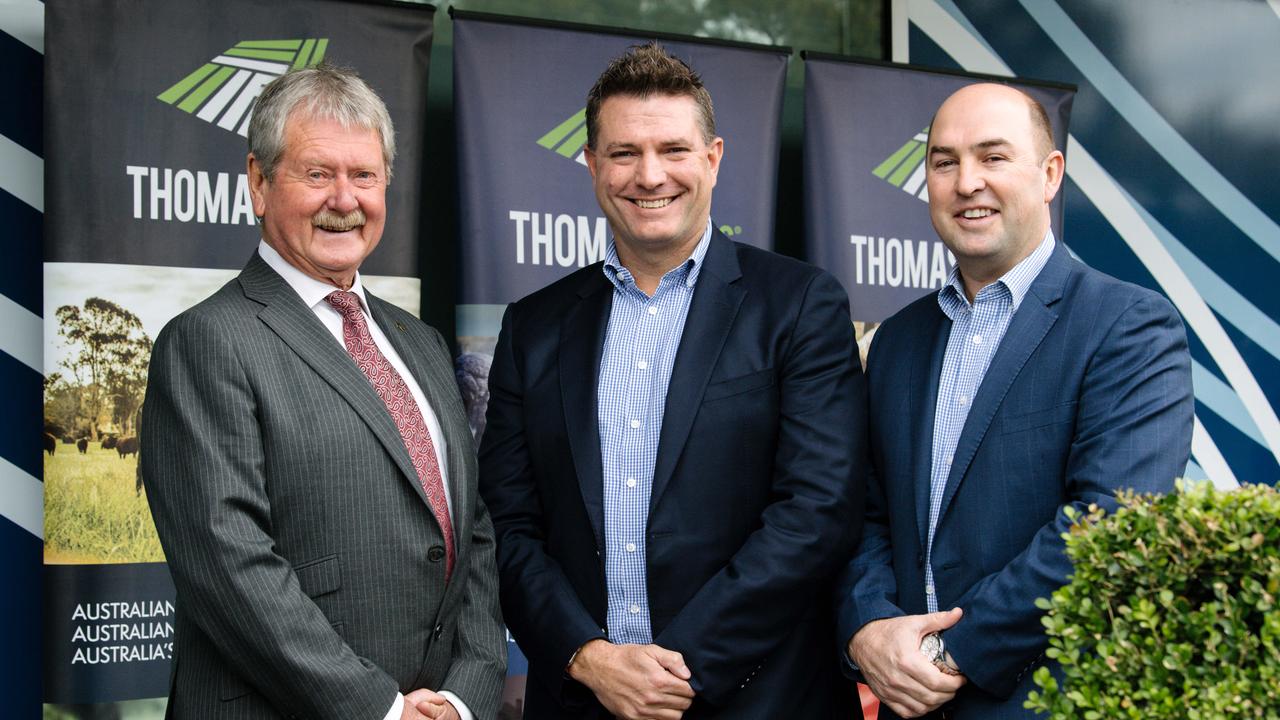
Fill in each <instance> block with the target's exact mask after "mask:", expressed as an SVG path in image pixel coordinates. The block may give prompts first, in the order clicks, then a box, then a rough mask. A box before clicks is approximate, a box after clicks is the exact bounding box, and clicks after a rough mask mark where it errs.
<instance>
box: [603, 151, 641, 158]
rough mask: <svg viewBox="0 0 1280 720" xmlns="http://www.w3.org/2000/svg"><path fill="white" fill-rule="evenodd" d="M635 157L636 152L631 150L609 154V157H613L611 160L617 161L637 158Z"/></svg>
mask: <svg viewBox="0 0 1280 720" xmlns="http://www.w3.org/2000/svg"><path fill="white" fill-rule="evenodd" d="M635 155H636V154H635V152H633V151H631V150H614V151H613V152H611V153H609V157H611V158H613V159H615V160H621V159H623V158H629V157H635Z"/></svg>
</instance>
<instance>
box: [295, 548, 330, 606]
mask: <svg viewBox="0 0 1280 720" xmlns="http://www.w3.org/2000/svg"><path fill="white" fill-rule="evenodd" d="M293 572H294V574H296V575H297V576H298V585H299V586H300V587H301V588H302V592H304V593H306V594H307V597H310V598H317V597H320V596H321V595H328V594H329V593H331V592H335V591H337V590H338V588H340V587H342V567H341V565H339V563H338V556H337V555H326V556H324V557H322V558H317V559H315V560H308V561H307V562H304V563H302V564H301V565H297V566H295V567H294V568H293Z"/></svg>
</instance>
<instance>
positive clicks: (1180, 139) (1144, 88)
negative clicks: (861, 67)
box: [893, 0, 1280, 487]
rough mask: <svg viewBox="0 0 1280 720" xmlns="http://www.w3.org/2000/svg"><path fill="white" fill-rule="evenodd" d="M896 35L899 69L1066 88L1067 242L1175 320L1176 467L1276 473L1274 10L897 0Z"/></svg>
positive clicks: (1218, 476) (1278, 106) (1053, 0)
mask: <svg viewBox="0 0 1280 720" xmlns="http://www.w3.org/2000/svg"><path fill="white" fill-rule="evenodd" d="M1111 10H1115V11H1116V12H1111ZM893 36H894V43H893V47H894V58H895V59H896V60H900V61H903V62H906V61H910V62H915V63H927V64H930V65H939V66H945V67H958V68H963V69H965V70H969V71H974V72H985V73H996V74H1008V75H1029V76H1033V77H1052V78H1055V79H1059V80H1063V81H1066V82H1071V83H1075V84H1077V85H1079V86H1080V95H1079V98H1078V100H1077V103H1076V108H1075V113H1074V114H1075V118H1076V119H1075V123H1074V125H1073V128H1072V131H1071V148H1072V150H1071V153H1069V154H1068V157H1067V178H1066V183H1065V185H1064V189H1066V190H1067V191H1068V193H1067V199H1066V201H1067V205H1066V213H1067V225H1068V228H1067V230H1068V237H1067V243H1068V244H1069V245H1070V247H1071V249H1072V250H1073V251H1074V252H1075V253H1076V254H1077V255H1078V256H1079V257H1080V259H1081V260H1083V261H1084V262H1086V263H1088V264H1089V265H1092V266H1093V267H1096V268H1098V269H1099V270H1102V271H1103V272H1106V273H1109V274H1111V275H1114V276H1116V277H1118V278H1121V279H1123V280H1128V281H1130V282H1134V283H1137V284H1139V285H1143V286H1145V287H1148V288H1151V289H1153V290H1156V291H1158V292H1161V293H1163V294H1165V295H1166V296H1168V298H1169V300H1170V301H1171V302H1173V304H1174V306H1175V307H1176V308H1177V309H1178V312H1179V313H1181V315H1182V319H1183V322H1184V324H1185V325H1186V328H1187V335H1188V337H1189V339H1190V345H1191V361H1192V365H1191V374H1192V381H1193V385H1194V386H1195V394H1196V426H1195V433H1194V435H1193V438H1192V443H1191V455H1192V462H1191V463H1190V464H1189V465H1188V467H1187V475H1188V477H1192V478H1196V479H1204V478H1208V479H1210V480H1212V481H1213V482H1214V484H1215V485H1218V486H1219V487H1234V486H1235V485H1237V484H1238V483H1241V482H1253V483H1268V484H1272V485H1274V484H1277V483H1280V417H1278V414H1280V412H1278V411H1280V293H1276V292H1275V289H1274V285H1275V277H1276V274H1277V272H1280V195H1278V194H1277V193H1276V192H1275V191H1274V190H1273V189H1272V188H1273V187H1274V185H1275V181H1274V179H1273V176H1274V174H1275V173H1274V170H1273V169H1272V168H1271V167H1270V159H1271V158H1272V157H1274V156H1275V152H1276V151H1277V150H1278V149H1280V135H1277V134H1276V132H1275V118H1276V115H1277V114H1278V113H1280V94H1277V93H1274V92H1262V93H1259V92H1258V88H1260V87H1271V86H1272V85H1274V77H1273V75H1274V73H1273V69H1274V68H1275V67H1277V63H1280V43H1277V42H1276V37H1277V36H1280V13H1277V4H1276V3H1275V2H1272V3H1223V2H1218V1H1217V0H1186V2H1179V3H1166V2H1161V1H1160V0H1131V1H1130V2H1126V3H1119V4H1116V3H1112V4H1109V5H1106V6H1105V8H1104V6H1103V5H1102V4H1099V3H1067V2H1062V1H1061V0H1042V1H1040V2H1025V0H981V1H978V0H894V2H893Z"/></svg>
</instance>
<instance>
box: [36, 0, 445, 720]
mask: <svg viewBox="0 0 1280 720" xmlns="http://www.w3.org/2000/svg"><path fill="white" fill-rule="evenodd" d="M433 13H434V8H433V7H431V6H428V5H420V4H411V3H389V2H379V3H360V2H341V1H338V0H284V1H282V2H273V3H265V4H264V3H260V2H253V1H252V0H231V1H229V2H221V3H217V4H209V3H202V2H197V1H196V0H180V1H177V2H170V3H154V2H145V1H144V0H116V1H114V2H81V1H80V0H51V1H50V2H49V4H48V7H47V34H48V51H47V53H46V56H45V103H46V105H45V107H46V108H47V111H46V114H45V117H46V119H47V124H46V131H45V140H46V142H45V170H46V188H47V198H46V199H47V205H48V212H47V217H46V219H45V239H46V244H45V265H44V337H45V345H44V368H43V370H44V374H45V396H44V423H45V436H44V442H45V455H44V477H45V505H44V508H45V525H44V528H45V551H44V555H45V563H46V568H45V579H44V593H45V598H46V604H45V614H44V635H45V642H44V700H45V703H47V704H46V706H45V717H46V718H70V717H83V716H86V715H93V716H94V717H99V716H113V717H114V716H118V715H123V716H127V717H143V718H147V717H160V716H162V714H163V711H164V705H165V703H164V700H163V697H164V696H165V695H167V693H168V687H169V665H170V660H171V659H172V655H173V642H174V637H173V609H174V607H173V604H174V591H173V585H172V582H171V580H170V578H169V573H168V569H167V567H166V566H165V564H164V562H163V561H164V557H163V554H162V551H161V548H160V544H159V541H158V539H157V537H156V532H155V528H154V526H153V524H152V522H151V517H150V513H149V511H148V506H147V500H146V496H145V491H144V489H143V487H142V483H141V478H140V477H139V476H138V471H137V462H138V454H137V453H138V440H137V428H138V422H139V418H140V417H141V413H142V412H145V409H144V408H142V407H141V402H142V398H143V395H144V393H145V390H146V382H147V375H146V373H147V365H148V362H149V360H150V351H151V340H152V338H154V337H155V336H156V334H157V333H158V332H159V330H160V328H161V327H162V326H163V325H164V324H165V323H166V322H168V321H169V320H170V319H171V318H172V317H174V316H175V315H177V314H178V313H180V312H182V311H183V310H185V309H186V308H188V307H190V306H191V305H194V304H195V303H197V302H199V301H200V300H202V299H204V298H205V297H207V296H209V295H210V294H212V293H213V292H214V291H215V290H217V289H218V288H219V287H220V286H222V285H223V284H224V283H226V282H227V281H228V280H230V279H231V278H233V277H235V275H236V274H237V273H238V271H239V269H240V268H241V267H243V266H244V264H245V262H246V261H247V260H248V259H249V257H250V254H251V253H252V252H253V249H254V248H255V246H256V245H257V243H258V240H259V237H260V236H259V234H258V231H257V229H256V228H255V227H254V217H253V211H252V207H251V204H250V200H249V193H248V183H247V177H246V175H245V156H246V154H247V147H246V142H245V133H246V127H247V122H248V118H249V115H250V112H251V110H252V109H253V106H254V102H255V100H256V98H257V96H258V93H259V92H260V91H261V89H262V87H263V86H264V85H266V84H267V83H268V82H270V81H271V80H272V79H273V78H275V77H277V76H279V75H280V74H282V73H284V72H286V71H287V70H289V69H290V68H300V67H309V66H313V65H315V64H317V63H319V62H321V61H326V62H330V63H333V64H337V65H344V66H349V67H352V68H354V69H356V70H357V71H358V72H359V73H360V74H361V75H362V76H363V77H364V79H365V80H366V81H367V82H368V83H369V84H370V86H372V87H373V88H374V89H375V90H376V91H378V93H379V94H380V95H382V97H383V99H384V100H385V101H386V103H387V106H388V108H389V110H390V112H391V117H392V120H393V122H394V123H395V126H396V131H397V135H398V136H399V138H400V142H399V143H398V146H399V153H398V156H397V158H396V165H395V177H394V181H393V182H392V183H391V185H390V186H389V188H388V191H387V205H388V218H387V226H386V232H385V235H384V239H383V242H382V243H381V245H380V246H379V248H378V250H377V251H375V252H374V253H373V255H371V256H370V257H369V259H368V260H367V261H366V262H365V263H364V266H363V267H362V271H363V273H362V274H363V275H364V279H365V284H366V285H367V286H368V287H370V288H371V289H372V291H373V292H375V293H376V294H378V295H380V296H381V297H383V298H385V299H388V300H390V301H391V302H394V303H396V304H398V305H401V306H402V307H405V308H406V309H407V310H409V311H410V312H414V313H416V312H417V311H418V306H419V295H420V281H419V280H418V279H417V278H416V277H408V276H409V275H412V274H414V273H415V272H416V269H417V267H418V264H417V248H418V238H419V234H420V233H419V229H420V225H421V218H420V213H419V202H418V200H419V198H420V195H421V168H422V167H423V165H424V163H423V158H422V156H421V147H422V145H421V143H420V142H419V138H421V137H422V135H423V131H424V115H425V112H424V111H425V106H426V87H427V64H428V56H429V52H430V47H431V37H432V16H433Z"/></svg>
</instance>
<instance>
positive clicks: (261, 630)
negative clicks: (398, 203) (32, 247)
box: [141, 252, 506, 720]
mask: <svg viewBox="0 0 1280 720" xmlns="http://www.w3.org/2000/svg"><path fill="white" fill-rule="evenodd" d="M368 302H369V307H370V311H371V313H372V315H373V317H374V320H375V321H376V322H377V323H378V325H379V327H381V328H382V329H383V331H384V333H385V334H386V335H387V337H388V338H389V339H390V341H391V344H392V345H394V346H395V348H396V351H397V352H398V353H399V354H400V356H401V358H403V359H404V361H405V364H406V365H407V366H408V367H409V369H410V372H411V373H412V374H413V376H414V378H415V379H416V380H417V382H418V384H419V385H420V386H421V387H422V390H423V393H424V394H425V395H426V397H427V399H428V402H430V404H431V406H432V408H433V409H434V410H435V412H436V414H437V415H438V416H439V420H440V425H441V427H442V431H443V433H444V435H445V436H446V438H447V445H448V482H449V490H450V494H451V497H452V501H453V515H454V528H455V531H456V534H457V551H458V555H457V558H458V560H457V562H458V564H457V567H456V569H455V572H454V576H453V580H452V581H451V582H450V583H448V584H446V583H445V581H444V571H445V565H444V560H443V556H444V547H443V536H442V535H441V531H440V527H439V525H438V524H437V523H436V520H435V518H434V517H433V516H432V514H431V510H430V508H429V507H428V506H427V504H426V498H425V495H424V493H423V491H422V488H421V486H420V485H419V484H418V480H417V475H416V473H415V472H414V470H413V466H412V464H411V462H410V459H409V454H408V452H407V451H406V450H405V447H404V443H403V441H402V440H401V438H400V435H399V433H398V432H397V430H396V426H395V423H394V422H393V421H392V419H391V415H390V413H389V412H387V409H386V406H385V405H384V404H383V403H382V400H381V399H379V397H378V395H377V394H376V393H375V392H374V390H373V388H372V386H370V384H369V381H368V380H367V379H366V378H365V376H364V375H363V374H361V372H360V370H359V369H358V368H357V367H356V365H355V363H353V362H352V361H351V358H350V357H349V356H348V355H347V353H346V351H345V350H344V349H343V348H342V347H341V346H340V345H339V344H338V343H336V342H334V338H333V336H332V335H331V334H329V332H328V331H327V330H326V329H325V328H324V326H323V325H322V324H321V323H320V321H319V319H318V318H316V317H315V315H314V314H313V313H312V311H311V309H310V308H308V307H306V306H305V305H304V303H303V302H302V300H301V299H300V298H299V297H298V296H297V294H296V293H295V292H294V291H293V289H292V288H290V287H289V286H288V284H287V283H286V282H285V281H284V280H283V279H282V278H281V277H280V276H279V275H278V274H276V273H275V271H273V270H272V269H271V268H270V267H269V266H268V265H267V264H266V263H265V262H263V260H262V259H261V258H260V257H259V256H258V254H257V253H256V252H255V253H254V254H253V257H252V258H251V259H250V260H249V263H248V265H246V266H245V269H244V271H243V272H242V273H241V274H240V276H239V277H238V278H237V279H235V280H233V281H231V282H229V283H227V284H226V285H225V286H224V287H222V289H220V290H219V291H218V292H217V293H215V294H214V295H213V296H211V297H210V298H208V299H207V300H205V301H203V302H201V303H200V304H198V305H196V306H195V307H193V308H191V309H190V310H188V311H186V312H184V313H182V314H181V315H179V316H178V317H176V318H174V319H173V321H171V322H170V323H169V324H168V325H167V326H166V327H165V328H164V330H163V331H161V333H160V335H159V337H157V339H156V343H155V348H154V351H153V353H152V358H151V371H150V381H149V386H148V388H147V395H146V402H145V405H144V408H145V409H144V411H143V420H142V429H141V442H142V453H141V457H142V468H143V473H144V481H145V483H146V487H147V497H148V500H149V501H150V503H151V510H152V514H153V516H154V518H155V523H156V528H157V530H158V531H159V533H160V540H161V543H162V544H163V546H164V550H165V555H166V557H167V558H168V560H169V568H170V571H171V572H172V574H173V579H174V584H175V585H176V587H177V640H176V650H175V657H174V675H173V681H172V686H171V690H170V698H169V711H170V714H171V716H174V717H179V718H190V717H198V718H228V719H231V718H235V719H240V718H245V719H248V718H275V717H299V718H334V719H335V720H359V719H362V718H368V719H369V720H378V719H380V718H382V716H383V715H384V714H385V713H386V712H387V709H388V708H390V707H391V703H392V700H393V699H394V698H395V693H396V691H397V690H399V691H401V692H407V691H409V690H412V689H415V688H419V687H428V688H431V689H435V690H439V689H444V690H449V691H451V692H454V693H456V694H457V695H458V696H459V697H461V698H462V700H463V701H464V702H465V703H466V704H467V705H468V707H470V708H471V710H472V711H473V712H474V713H475V714H476V717H477V718H493V717H494V716H495V715H496V713H497V706H498V693H499V691H500V688H501V684H502V679H503V674H504V671H505V666H506V643H505V636H504V633H503V630H502V619H501V614H500V611H499V609H498V595H497V574H496V571H495V568H494V553H493V550H494V549H493V528H492V526H491V524H490V521H489V516H488V513H487V511H486V510H485V508H484V505H483V503H481V501H480V500H479V498H478V496H477V493H476V461H475V454H474V446H473V443H472V439H471V433H470V431H469V430H468V427H467V423H466V420H465V417H464V414H463V409H462V402H461V399H460V398H459V396H458V390H457V386H456V384H455V381H454V377H453V372H452V363H451V362H450V359H449V352H448V349H447V347H446V345H445V343H444V340H443V339H442V338H441V337H440V334H439V333H438V332H436V331H435V330H434V329H432V328H430V327H428V326H427V325H425V324H423V323H422V322H421V321H419V320H418V319H417V318H415V317H413V316H412V315H410V314H408V313H406V312H404V311H403V310H400V309H399V308H397V307H395V306H393V305H391V304H389V303H386V302H383V301H381V300H379V299H377V298H375V297H373V296H372V295H369V296H368Z"/></svg>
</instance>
